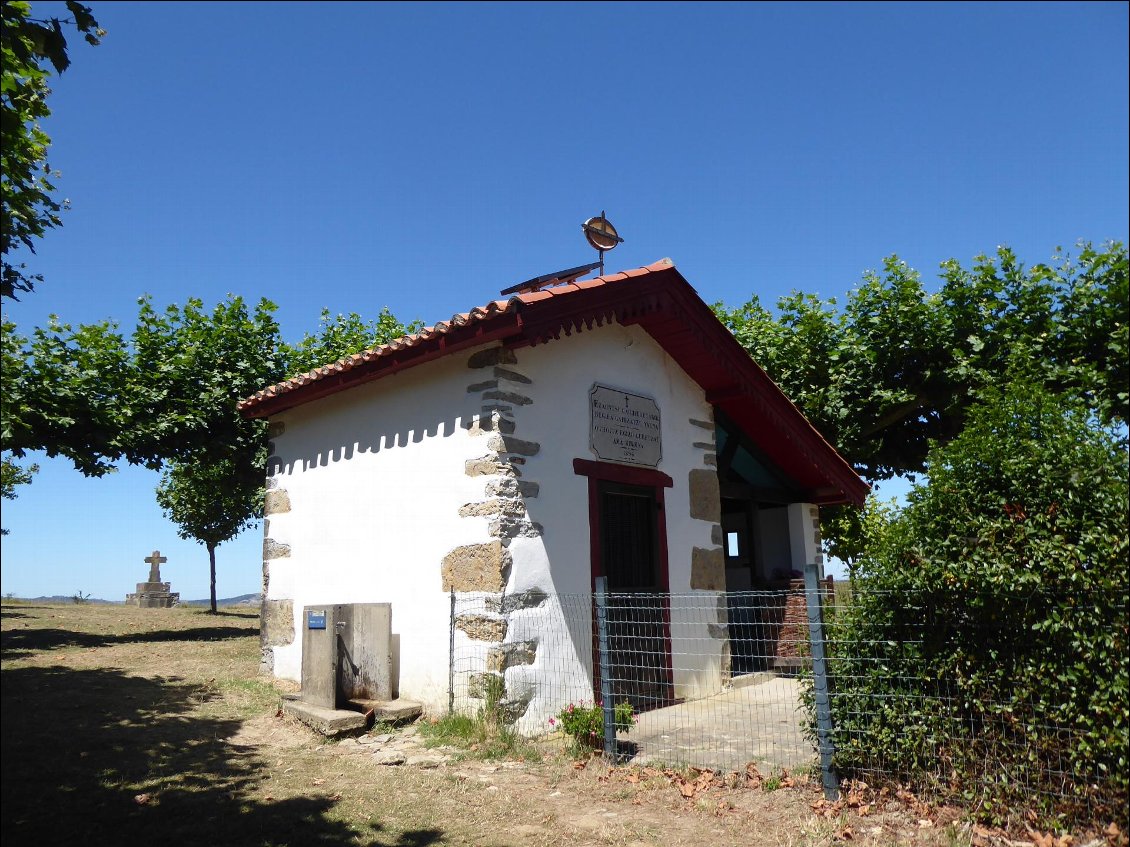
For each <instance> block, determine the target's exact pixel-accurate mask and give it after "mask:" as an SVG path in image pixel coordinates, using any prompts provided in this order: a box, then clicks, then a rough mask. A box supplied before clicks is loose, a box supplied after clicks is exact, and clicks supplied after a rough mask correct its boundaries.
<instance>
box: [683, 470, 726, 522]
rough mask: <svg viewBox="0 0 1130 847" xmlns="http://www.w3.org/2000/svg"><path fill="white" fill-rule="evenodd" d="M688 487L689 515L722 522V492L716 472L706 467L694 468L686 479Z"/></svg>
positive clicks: (703, 519) (701, 519)
mask: <svg viewBox="0 0 1130 847" xmlns="http://www.w3.org/2000/svg"><path fill="white" fill-rule="evenodd" d="M687 482H688V484H689V487H690V497H691V517H692V518H697V519H698V520H700V521H710V522H711V523H721V522H722V494H721V490H720V489H719V488H718V473H717V472H716V471H713V470H710V469H708V468H695V469H694V470H692V471H691V472H690V475H689V477H688V480H687Z"/></svg>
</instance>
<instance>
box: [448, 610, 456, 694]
mask: <svg viewBox="0 0 1130 847" xmlns="http://www.w3.org/2000/svg"><path fill="white" fill-rule="evenodd" d="M447 713H448V714H449V715H452V714H454V713H455V589H452V590H451V616H450V620H449V621H448V631H447Z"/></svg>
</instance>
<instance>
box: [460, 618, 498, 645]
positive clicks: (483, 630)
mask: <svg viewBox="0 0 1130 847" xmlns="http://www.w3.org/2000/svg"><path fill="white" fill-rule="evenodd" d="M455 627H456V629H459V630H461V631H462V632H465V633H466V634H467V637H468V638H473V639H474V640H475V641H502V640H503V639H504V638H506V619H505V618H490V617H487V616H486V615H470V614H468V615H459V616H457V617H456V618H455Z"/></svg>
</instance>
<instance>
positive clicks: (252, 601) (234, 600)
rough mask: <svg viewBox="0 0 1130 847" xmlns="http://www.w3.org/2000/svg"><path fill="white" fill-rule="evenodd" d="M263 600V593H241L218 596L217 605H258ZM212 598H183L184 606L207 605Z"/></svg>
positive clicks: (182, 603) (181, 602)
mask: <svg viewBox="0 0 1130 847" xmlns="http://www.w3.org/2000/svg"><path fill="white" fill-rule="evenodd" d="M262 600H263V595H262V594H240V595H239V596H238V597H228V598H226V599H224V600H221V599H219V598H216V605H217V606H258V605H259V603H260V602H261V601H262ZM211 602H212V601H211V600H181V601H180V604H181V605H182V606H207V605H209V604H210V603H211Z"/></svg>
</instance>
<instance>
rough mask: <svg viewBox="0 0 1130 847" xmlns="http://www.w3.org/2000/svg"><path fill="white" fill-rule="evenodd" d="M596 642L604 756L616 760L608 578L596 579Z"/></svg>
mask: <svg viewBox="0 0 1130 847" xmlns="http://www.w3.org/2000/svg"><path fill="white" fill-rule="evenodd" d="M596 641H597V648H598V650H599V651H600V702H601V706H602V708H603V711H604V755H605V756H606V757H607V758H608V759H609V760H615V758H616V719H615V716H614V714H613V712H614V706H613V705H612V662H611V661H610V658H609V654H608V577H604V576H598V577H597V578H596Z"/></svg>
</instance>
